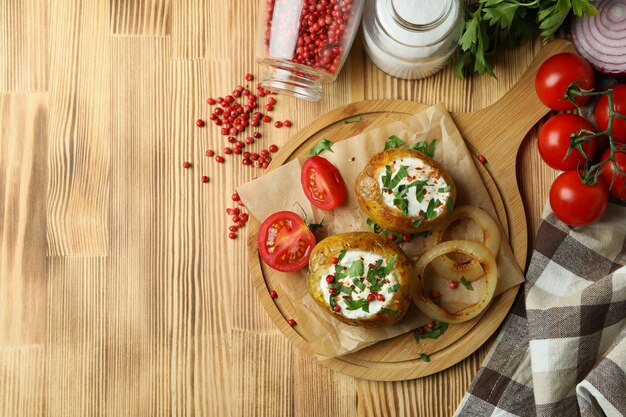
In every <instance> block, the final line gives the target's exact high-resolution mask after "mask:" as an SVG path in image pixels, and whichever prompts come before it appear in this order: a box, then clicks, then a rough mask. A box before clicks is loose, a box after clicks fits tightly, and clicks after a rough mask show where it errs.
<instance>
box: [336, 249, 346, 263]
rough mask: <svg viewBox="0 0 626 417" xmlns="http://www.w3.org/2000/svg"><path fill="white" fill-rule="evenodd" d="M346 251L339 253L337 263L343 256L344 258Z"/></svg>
mask: <svg viewBox="0 0 626 417" xmlns="http://www.w3.org/2000/svg"><path fill="white" fill-rule="evenodd" d="M346 252H347V251H346V250H345V249H342V250H341V252H339V256H337V259H338V260H339V262H341V260H342V259H343V257H344V256H346Z"/></svg>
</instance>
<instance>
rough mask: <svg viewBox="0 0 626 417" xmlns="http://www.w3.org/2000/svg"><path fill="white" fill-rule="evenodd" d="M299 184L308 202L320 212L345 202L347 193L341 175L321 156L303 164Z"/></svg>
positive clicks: (313, 157)
mask: <svg viewBox="0 0 626 417" xmlns="http://www.w3.org/2000/svg"><path fill="white" fill-rule="evenodd" d="M300 182H301V183H302V189H303V190H304V194H305V195H306V197H307V198H308V199H309V201H310V202H311V203H312V204H313V205H314V206H315V207H317V208H320V209H322V210H332V209H334V208H335V207H338V206H340V205H342V204H343V202H344V201H345V200H346V195H347V193H348V192H347V190H346V184H345V182H344V181H343V177H342V176H341V173H340V172H339V170H338V169H337V168H335V166H334V165H333V164H331V163H330V162H329V161H328V160H326V159H324V158H322V157H321V156H312V157H310V158H309V159H307V160H306V161H305V162H304V165H302V174H301V175H300Z"/></svg>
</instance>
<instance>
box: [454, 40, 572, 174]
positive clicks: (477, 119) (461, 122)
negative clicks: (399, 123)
mask: <svg viewBox="0 0 626 417" xmlns="http://www.w3.org/2000/svg"><path fill="white" fill-rule="evenodd" d="M562 52H575V49H574V47H573V45H572V44H571V42H569V41H567V40H564V39H557V40H555V41H552V42H550V43H549V44H547V45H546V46H544V47H543V48H542V49H541V50H540V51H539V53H538V54H537V56H536V57H535V59H534V60H533V62H532V63H531V64H530V66H529V67H528V69H527V70H526V72H524V74H522V76H521V78H520V79H519V81H518V82H517V83H516V84H515V85H514V86H513V88H511V89H510V90H509V91H508V92H507V93H506V94H505V95H504V96H503V97H502V98H501V99H500V100H498V101H497V102H495V103H494V104H492V105H490V106H488V107H485V108H484V109H481V110H477V111H474V112H472V113H457V114H455V115H454V121H455V122H456V123H457V126H458V128H459V130H460V131H461V133H463V136H464V137H465V138H466V139H470V142H473V143H480V144H481V146H483V149H480V151H481V152H482V153H483V154H484V155H485V156H486V157H487V159H491V160H493V161H500V162H501V163H500V164H499V165H500V166H501V167H502V168H504V169H510V168H511V167H512V166H513V165H510V164H511V163H515V159H516V155H517V151H518V149H519V147H520V145H521V143H522V141H523V140H524V138H525V137H526V134H527V133H528V131H529V130H530V129H531V128H532V127H533V126H535V125H536V124H537V122H539V120H541V119H542V118H543V117H544V116H545V115H546V114H547V113H548V112H549V111H550V109H549V108H548V107H546V106H545V105H543V103H541V101H539V98H538V97H537V94H536V93H535V75H536V74H537V71H538V70H539V67H540V66H541V64H542V63H543V62H544V61H545V60H546V59H547V58H549V57H551V56H552V55H556V54H559V53H562ZM475 138H476V139H477V138H480V140H479V141H475V140H473V139H475Z"/></svg>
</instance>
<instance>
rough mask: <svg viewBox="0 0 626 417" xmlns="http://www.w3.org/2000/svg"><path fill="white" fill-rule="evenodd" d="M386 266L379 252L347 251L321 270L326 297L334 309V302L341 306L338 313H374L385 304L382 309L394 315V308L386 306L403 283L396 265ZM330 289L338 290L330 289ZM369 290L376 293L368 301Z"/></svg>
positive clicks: (351, 315)
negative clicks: (331, 280)
mask: <svg viewBox="0 0 626 417" xmlns="http://www.w3.org/2000/svg"><path fill="white" fill-rule="evenodd" d="M391 261H392V260H391V259H390V260H389V262H390V263H391ZM393 262H395V259H394V260H393ZM359 264H360V265H359ZM361 266H362V267H361ZM387 266H388V263H387V260H386V259H385V258H384V257H383V256H381V255H379V254H377V253H374V252H367V251H360V250H348V251H345V254H344V255H343V257H342V258H341V259H340V260H339V263H337V265H331V266H330V267H328V268H327V270H326V271H324V272H325V273H324V274H322V277H321V279H320V288H321V290H322V294H324V300H325V301H326V303H327V304H328V305H329V306H330V307H331V309H332V307H333V306H334V305H337V306H339V308H340V310H339V311H335V313H336V314H342V315H343V316H344V317H347V318H351V319H359V318H364V317H370V316H373V315H375V314H376V313H378V312H380V311H381V310H382V309H383V308H385V309H386V310H384V311H383V312H386V313H387V314H390V315H393V314H394V312H393V311H389V310H388V309H387V307H388V306H389V304H390V303H391V300H392V297H393V295H394V293H395V292H396V291H398V289H399V287H400V286H399V284H398V279H397V272H396V270H395V268H393V265H391V267H390V268H387ZM387 270H388V271H387ZM386 272H388V273H386ZM329 275H330V276H333V277H334V281H333V282H331V283H329V282H328V281H327V280H326V278H327V277H328V276H329ZM355 281H356V282H358V284H357V283H355ZM329 290H332V291H331V292H333V291H334V292H335V294H331V293H329ZM370 294H373V297H374V299H373V300H370V301H368V295H370ZM377 295H378V297H379V298H382V300H381V299H379V298H378V297H377ZM370 298H372V297H370Z"/></svg>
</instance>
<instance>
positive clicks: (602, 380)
mask: <svg viewBox="0 0 626 417" xmlns="http://www.w3.org/2000/svg"><path fill="white" fill-rule="evenodd" d="M625 265H626V206H624V205H618V204H613V203H610V204H609V207H608V208H607V212H606V213H605V215H604V216H603V218H602V220H601V221H600V222H599V223H596V224H594V225H592V226H587V227H583V228H576V229H572V228H569V227H568V226H566V225H565V224H563V223H562V222H560V221H559V220H558V219H557V218H556V217H555V216H554V214H553V213H552V212H551V211H550V210H549V208H547V209H546V211H545V212H544V215H543V220H542V223H541V225H540V227H539V232H538V234H537V238H536V241H535V249H534V252H533V256H532V259H531V263H530V267H529V268H528V272H527V276H526V278H527V282H526V283H525V291H524V293H520V295H519V296H518V300H517V302H516V304H515V306H514V307H513V309H512V311H511V313H510V314H509V316H508V318H507V320H506V321H505V323H504V324H503V327H502V329H501V331H500V334H499V336H498V338H497V340H496V342H495V344H494V346H493V347H492V348H491V350H490V352H489V354H488V356H487V358H486V359H485V362H484V363H483V365H482V367H481V369H480V371H479V372H478V374H477V376H476V378H475V379H474V381H473V382H472V384H471V385H470V388H469V390H468V393H467V394H466V395H465V397H464V398H463V401H462V402H461V404H460V405H459V408H458V409H457V411H456V414H455V415H456V416H459V417H468V416H472V417H473V416H477V417H478V416H480V417H488V416H511V417H517V416H519V417H547V416H564V417H576V416H582V417H592V416H593V417H596V416H609V417H613V416H624V415H626V266H625Z"/></svg>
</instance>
